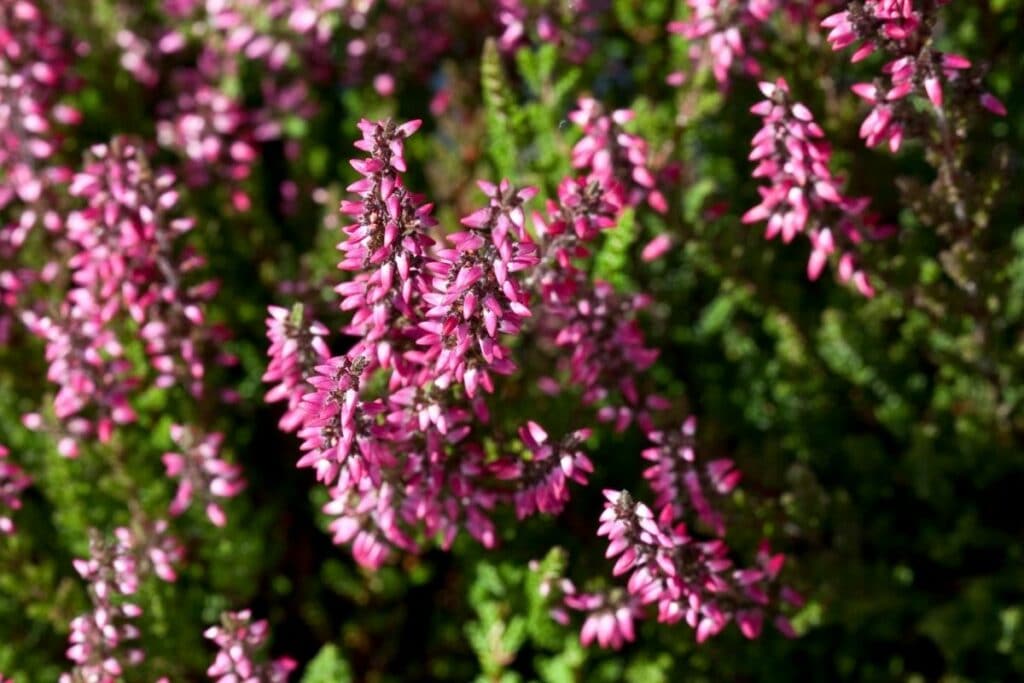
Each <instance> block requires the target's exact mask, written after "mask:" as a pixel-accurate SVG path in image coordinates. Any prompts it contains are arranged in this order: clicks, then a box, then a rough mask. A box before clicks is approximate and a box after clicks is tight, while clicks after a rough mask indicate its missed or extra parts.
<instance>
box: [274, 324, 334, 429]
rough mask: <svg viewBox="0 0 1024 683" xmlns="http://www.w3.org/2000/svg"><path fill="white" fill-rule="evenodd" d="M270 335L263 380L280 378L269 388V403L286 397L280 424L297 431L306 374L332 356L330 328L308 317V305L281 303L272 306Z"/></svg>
mask: <svg viewBox="0 0 1024 683" xmlns="http://www.w3.org/2000/svg"><path fill="white" fill-rule="evenodd" d="M269 314H270V316H269V317H268V318H267V338H268V339H269V340H270V349H269V350H268V352H267V354H268V355H269V356H270V362H269V363H268V365H267V371H266V372H265V373H264V374H263V381H264V382H277V384H275V385H274V387H273V388H272V389H270V391H268V392H267V395H266V401H267V403H275V402H277V401H287V402H288V408H287V410H285V412H284V415H282V416H281V420H280V422H278V426H279V427H280V428H281V430H282V431H285V432H291V431H295V430H296V429H297V428H298V427H299V425H300V424H301V422H302V417H303V412H302V408H301V404H302V397H303V395H304V394H305V393H306V389H307V386H306V384H305V382H306V378H307V377H310V376H311V375H312V373H313V369H314V368H315V367H316V365H318V364H320V363H322V362H324V361H326V360H327V359H328V358H330V356H331V352H330V349H328V348H327V343H326V342H325V341H324V337H325V336H326V335H327V328H326V327H325V326H324V325H323V324H321V323H319V322H317V321H315V320H311V319H309V318H308V316H307V314H306V313H305V309H304V308H303V306H302V305H301V304H297V305H295V306H294V307H292V309H291V310H290V311H289V310H288V309H286V308H281V307H280V306H271V307H270V308H269Z"/></svg>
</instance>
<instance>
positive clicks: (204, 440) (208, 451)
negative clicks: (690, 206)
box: [163, 425, 245, 526]
mask: <svg viewBox="0 0 1024 683" xmlns="http://www.w3.org/2000/svg"><path fill="white" fill-rule="evenodd" d="M171 439H172V440H173V441H174V443H175V444H177V445H178V447H179V448H180V449H181V451H182V452H180V453H178V452H168V453H164V455H163V462H164V468H165V469H166V470H167V476H168V477H173V478H176V479H180V481H179V483H178V491H177V493H175V495H174V500H173V501H172V502H171V506H170V513H171V514H172V515H175V516H177V515H180V514H182V513H183V512H184V511H185V510H187V509H188V508H189V506H191V505H192V501H193V499H195V498H198V499H199V501H200V503H201V504H202V505H203V508H204V509H205V511H206V516H207V517H208V518H209V519H210V521H211V522H212V523H213V524H214V525H216V526H224V525H225V524H227V515H226V514H224V509H223V508H221V506H220V503H219V502H217V501H218V499H221V498H233V497H235V496H237V495H238V494H239V493H241V492H242V490H243V489H244V488H245V479H244V478H243V477H242V469H241V468H240V467H239V466H238V465H234V464H232V463H229V462H227V461H226V460H224V459H223V458H221V457H220V446H221V443H222V442H223V440H224V435H223V434H219V433H213V434H207V435H205V436H204V435H201V434H197V433H196V432H195V430H193V429H191V428H189V427H185V426H182V425H171Z"/></svg>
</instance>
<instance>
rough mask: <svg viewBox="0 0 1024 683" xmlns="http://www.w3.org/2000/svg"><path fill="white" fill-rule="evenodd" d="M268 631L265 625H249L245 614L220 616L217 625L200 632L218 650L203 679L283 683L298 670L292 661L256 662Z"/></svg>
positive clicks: (248, 615)
mask: <svg viewBox="0 0 1024 683" xmlns="http://www.w3.org/2000/svg"><path fill="white" fill-rule="evenodd" d="M269 630H270V628H269V625H268V624H267V621H266V620H265V619H261V620H259V621H253V620H252V613H251V612H250V611H249V610H242V611H240V612H224V613H223V614H221V623H220V625H219V626H211V627H209V628H208V629H206V630H205V631H204V632H203V635H204V636H206V638H207V639H209V640H212V641H213V642H214V643H216V644H217V647H218V648H219V650H218V651H217V655H216V656H215V657H214V660H213V664H211V665H210V667H209V668H208V669H207V671H206V675H208V676H209V677H210V678H211V679H212V680H214V681H218V683H237V682H239V681H246V682H248V681H260V682H261V683H285V682H286V681H287V680H288V677H289V676H290V675H291V673H292V671H294V670H295V669H296V668H297V666H298V663H297V662H296V661H295V660H293V659H291V658H290V657H279V658H277V659H274V660H271V661H269V662H260V661H259V660H260V659H261V658H260V654H259V653H260V651H261V650H263V649H264V647H265V646H266V640H267V635H268V633H269Z"/></svg>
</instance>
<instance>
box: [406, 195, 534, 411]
mask: <svg viewBox="0 0 1024 683" xmlns="http://www.w3.org/2000/svg"><path fill="white" fill-rule="evenodd" d="M480 187H481V189H483V191H484V194H486V195H487V196H488V199H489V202H488V206H487V207H485V208H483V209H479V210H477V211H475V212H473V213H472V214H470V215H469V216H467V217H465V218H463V219H462V224H463V225H464V226H465V227H466V230H464V231H461V232H456V233H452V234H450V235H448V240H449V241H450V242H451V243H452V245H453V246H452V247H451V248H448V249H439V250H437V252H436V253H437V259H436V260H435V261H433V262H432V263H430V264H429V266H428V269H429V270H430V272H431V273H432V274H433V278H432V290H433V291H431V292H428V293H425V294H424V296H423V299H424V302H425V303H426V304H427V305H428V306H429V308H428V309H427V311H426V315H427V320H425V321H423V322H421V323H419V328H420V330H421V333H420V336H419V338H418V339H417V340H416V343H417V344H418V345H420V346H423V347H425V348H424V351H423V355H422V357H421V362H431V361H432V362H433V363H434V371H435V373H436V379H435V381H436V382H437V383H438V384H439V386H441V387H442V388H443V387H447V386H448V385H449V384H450V383H451V382H452V381H455V382H460V383H462V385H463V386H464V387H465V389H466V393H467V395H468V396H469V397H470V398H472V397H473V396H474V395H475V394H476V392H477V389H478V387H482V388H483V389H484V390H485V391H487V392H488V393H490V392H492V391H493V390H494V383H493V379H492V377H491V373H492V372H493V373H497V374H500V375H509V374H512V373H513V372H514V371H515V369H516V366H515V363H514V362H513V361H512V360H511V358H510V353H509V351H508V349H507V348H505V347H504V346H503V345H502V343H501V341H500V335H501V334H506V335H509V334H517V333H518V332H519V330H520V328H521V327H522V324H523V320H524V319H525V318H528V317H530V316H531V315H532V314H531V312H530V309H529V306H528V305H529V295H528V294H527V292H526V291H525V290H524V288H523V287H522V285H521V284H520V281H519V273H522V272H523V271H526V270H528V269H530V268H532V267H533V266H535V265H536V264H537V263H538V259H537V256H536V247H535V246H534V245H533V244H532V242H531V241H530V238H529V235H528V233H527V232H526V226H525V212H524V211H523V207H522V205H523V203H524V202H526V201H528V200H529V199H530V198H531V197H532V196H533V195H534V194H536V190H534V189H532V188H526V189H523V190H516V189H514V188H513V187H512V186H511V185H510V184H509V183H508V181H502V182H501V183H500V184H498V185H493V184H491V183H483V182H482V183H480Z"/></svg>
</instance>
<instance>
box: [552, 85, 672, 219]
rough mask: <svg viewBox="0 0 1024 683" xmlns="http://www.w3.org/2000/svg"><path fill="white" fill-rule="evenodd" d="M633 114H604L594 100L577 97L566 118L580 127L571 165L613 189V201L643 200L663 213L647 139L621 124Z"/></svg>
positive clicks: (636, 202)
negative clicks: (576, 102) (575, 104)
mask: <svg viewBox="0 0 1024 683" xmlns="http://www.w3.org/2000/svg"><path fill="white" fill-rule="evenodd" d="M633 116H634V114H633V111H632V110H630V109H618V110H616V111H613V112H612V113H611V114H605V113H604V111H603V109H602V108H601V105H600V104H599V103H598V102H597V100H594V99H592V98H583V99H581V100H580V101H579V103H578V104H577V109H575V110H574V111H572V112H570V113H569V120H570V121H572V122H573V123H575V124H576V125H577V126H579V127H580V128H582V129H583V138H582V139H581V140H580V141H579V142H577V143H576V145H575V146H574V147H573V150H572V165H573V168H576V169H585V170H587V171H588V173H589V174H588V176H587V180H589V181H596V182H597V183H600V185H601V186H602V187H603V188H604V189H605V191H606V192H609V193H615V194H616V195H617V203H619V204H622V205H624V206H638V205H639V204H640V203H642V202H644V201H646V202H647V204H648V205H650V207H651V208H652V209H654V210H655V211H657V212H658V213H665V212H666V211H668V202H667V200H666V199H665V195H663V194H662V193H661V191H660V190H658V189H657V181H656V179H655V175H654V173H652V171H651V169H650V167H649V161H648V157H649V153H648V149H647V141H646V140H644V139H643V138H641V137H639V136H637V135H633V134H631V133H628V132H627V131H626V130H625V128H624V127H623V126H624V124H626V123H627V122H629V121H630V120H632V119H633Z"/></svg>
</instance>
